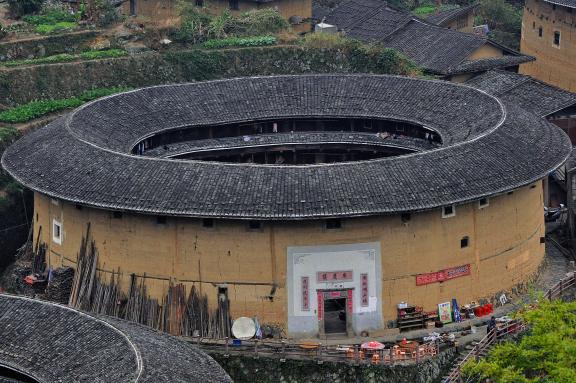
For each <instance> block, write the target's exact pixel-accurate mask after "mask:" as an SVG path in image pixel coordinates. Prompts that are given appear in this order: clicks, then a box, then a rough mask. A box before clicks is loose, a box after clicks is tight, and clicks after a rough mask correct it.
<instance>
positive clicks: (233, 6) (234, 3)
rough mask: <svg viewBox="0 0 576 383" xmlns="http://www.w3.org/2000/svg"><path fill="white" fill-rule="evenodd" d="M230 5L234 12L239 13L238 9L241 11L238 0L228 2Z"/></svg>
mask: <svg viewBox="0 0 576 383" xmlns="http://www.w3.org/2000/svg"><path fill="white" fill-rule="evenodd" d="M228 5H229V6H230V9H231V10H233V11H237V10H238V9H240V7H239V4H238V0H228Z"/></svg>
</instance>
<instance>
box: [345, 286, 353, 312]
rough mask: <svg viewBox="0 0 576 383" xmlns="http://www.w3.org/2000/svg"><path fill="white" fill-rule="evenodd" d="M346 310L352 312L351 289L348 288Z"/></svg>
mask: <svg viewBox="0 0 576 383" xmlns="http://www.w3.org/2000/svg"><path fill="white" fill-rule="evenodd" d="M346 303H347V306H348V312H349V313H350V314H352V290H348V300H347V301H346Z"/></svg>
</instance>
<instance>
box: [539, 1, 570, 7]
mask: <svg viewBox="0 0 576 383" xmlns="http://www.w3.org/2000/svg"><path fill="white" fill-rule="evenodd" d="M544 1H545V2H547V3H551V4H557V5H561V6H563V7H568V8H576V0H544Z"/></svg>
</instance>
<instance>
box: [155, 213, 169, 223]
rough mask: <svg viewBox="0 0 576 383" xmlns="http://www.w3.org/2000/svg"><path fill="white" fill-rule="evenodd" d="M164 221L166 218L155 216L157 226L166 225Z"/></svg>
mask: <svg viewBox="0 0 576 383" xmlns="http://www.w3.org/2000/svg"><path fill="white" fill-rule="evenodd" d="M166 221H167V219H166V216H163V215H157V216H156V223H157V224H159V225H165V224H166Z"/></svg>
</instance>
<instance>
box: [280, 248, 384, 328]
mask: <svg viewBox="0 0 576 383" xmlns="http://www.w3.org/2000/svg"><path fill="white" fill-rule="evenodd" d="M380 257H381V256H380V243H379V242H368V243H355V244H345V245H326V246H321V245H319V246H290V247H288V248H287V257H286V258H287V263H288V264H287V274H286V290H287V293H288V335H289V336H294V337H316V336H318V335H319V333H320V332H321V329H320V328H319V327H320V326H319V323H320V322H319V318H318V312H319V310H318V298H317V296H318V291H323V290H335V289H341V290H345V289H351V290H352V315H351V316H350V319H351V325H350V327H351V329H352V331H353V333H354V334H349V335H358V334H360V333H361V332H362V331H368V332H371V331H374V330H379V329H382V328H383V320H382V301H381V299H382V262H381V259H380ZM350 272H351V273H352V276H350V275H349V274H350ZM324 273H328V274H329V276H328V278H326V279H328V280H327V281H324V278H325V277H324V275H323V274H324ZM330 273H331V274H330ZM331 276H333V277H331ZM366 279H367V280H366ZM303 280H304V281H305V282H304V283H303V282H302V281H303ZM306 290H307V291H306ZM306 300H307V302H306ZM321 310H322V308H321ZM320 315H322V313H320ZM350 319H349V320H350Z"/></svg>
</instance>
